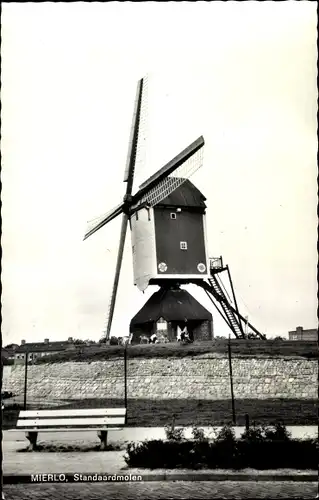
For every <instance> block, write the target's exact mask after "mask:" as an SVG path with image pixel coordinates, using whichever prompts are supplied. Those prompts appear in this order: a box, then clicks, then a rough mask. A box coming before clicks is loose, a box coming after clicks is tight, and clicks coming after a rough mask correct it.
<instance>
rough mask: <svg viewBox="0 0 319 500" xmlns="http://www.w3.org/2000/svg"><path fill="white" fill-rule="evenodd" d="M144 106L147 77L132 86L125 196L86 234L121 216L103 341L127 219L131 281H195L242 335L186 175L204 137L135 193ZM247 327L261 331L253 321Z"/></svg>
mask: <svg viewBox="0 0 319 500" xmlns="http://www.w3.org/2000/svg"><path fill="white" fill-rule="evenodd" d="M146 106H147V79H145V78H143V79H141V80H140V81H139V82H138V85H137V91H136V99H135V105H134V113H133V121H132V127H131V133H130V138H129V146H128V154H127V162H126V167H125V171H124V179H123V181H124V182H125V183H126V189H125V194H124V197H123V201H122V202H121V203H120V204H119V205H117V206H116V207H114V208H113V209H112V210H111V211H109V212H107V213H106V214H104V215H103V216H101V217H99V218H98V219H95V220H94V221H93V222H92V223H91V224H90V226H89V227H88V229H87V232H86V234H85V236H84V239H86V238H88V237H89V236H91V235H93V234H94V233H95V232H96V231H98V230H99V229H101V228H102V227H104V226H105V225H106V224H108V223H109V222H110V221H112V220H113V219H115V218H116V217H119V216H120V215H121V216H122V224H121V231H120V239H119V247H118V254H117V261H116V267H115V274H114V282H113V288H112V293H111V300H110V305H109V310H108V313H107V326H106V340H108V339H109V337H110V331H111V326H112V320H113V314H114V308H115V303H116V296H117V289H118V284H119V277H120V271H121V266H122V261H123V252H124V245H125V239H126V233H127V226H128V224H129V225H130V229H131V236H132V237H131V240H132V253H133V270H134V284H135V285H136V286H137V288H138V289H139V290H141V291H144V290H145V289H146V288H147V287H148V286H149V285H153V284H154V285H159V286H160V287H161V286H162V287H166V288H167V287H170V286H171V285H172V284H173V285H174V284H175V285H178V286H179V284H187V283H195V284H197V285H199V286H201V287H202V288H204V290H205V291H206V293H207V294H208V296H209V297H210V299H211V300H212V302H213V304H214V305H215V306H216V308H217V310H218V311H219V313H220V314H221V315H222V317H223V318H224V320H225V321H226V323H227V324H228V326H229V327H230V329H231V331H232V332H233V333H234V334H235V336H236V337H239V338H244V337H245V334H244V331H243V327H242V321H244V318H243V317H242V316H241V315H240V313H239V311H238V307H237V304H236V299H235V303H234V306H232V305H231V303H230V301H229V300H228V298H227V296H226V295H225V293H224V291H223V288H222V284H221V282H220V281H219V280H218V277H217V273H220V272H221V271H223V270H225V269H227V270H228V268H224V267H223V265H222V264H221V265H219V266H215V267H213V266H212V264H211V259H209V257H208V252H207V238H206V224H205V208H206V205H205V203H204V201H205V197H204V196H203V195H202V194H201V193H200V191H199V190H198V189H197V188H196V187H195V186H194V185H193V184H192V183H191V182H190V181H189V180H188V179H189V178H190V177H191V175H192V174H193V173H194V172H196V171H197V170H198V169H199V168H200V167H201V166H202V164H203V150H204V139H203V137H202V136H200V137H199V138H197V139H196V140H195V141H194V142H193V143H192V144H190V145H189V146H187V147H186V148H185V149H184V150H183V151H182V152H180V153H179V154H178V155H177V156H175V157H174V158H173V159H172V160H171V161H169V162H168V163H167V164H166V165H164V166H163V167H162V168H161V169H159V170H158V171H157V172H156V173H155V174H153V175H152V176H151V177H149V178H148V179H147V180H146V181H145V182H144V183H143V184H141V185H140V186H139V189H138V190H137V192H136V193H135V194H133V183H134V174H135V170H136V165H137V163H138V162H137V159H138V156H139V152H140V150H141V149H142V148H143V143H144V142H145V139H146V138H145V137H144V134H143V126H144V125H145V114H146ZM228 274H229V270H228ZM229 277H230V274H229ZM218 306H220V307H218ZM249 326H251V328H252V329H253V330H254V331H255V332H256V334H258V335H259V336H262V334H260V333H259V332H258V331H257V330H256V329H254V327H252V325H250V324H249Z"/></svg>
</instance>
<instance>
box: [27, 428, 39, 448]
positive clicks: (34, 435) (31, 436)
mask: <svg viewBox="0 0 319 500" xmlns="http://www.w3.org/2000/svg"><path fill="white" fill-rule="evenodd" d="M25 435H26V438H27V439H28V440H29V441H30V444H29V446H28V450H29V451H34V450H35V449H36V447H37V438H38V433H37V432H26V433H25Z"/></svg>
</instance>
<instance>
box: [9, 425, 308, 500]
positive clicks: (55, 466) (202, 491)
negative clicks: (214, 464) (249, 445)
mask: <svg viewBox="0 0 319 500" xmlns="http://www.w3.org/2000/svg"><path fill="white" fill-rule="evenodd" d="M127 431H128V430H127ZM111 435H112V433H110V440H112V441H114V440H116V441H118V438H119V436H120V435H121V433H120V432H114V433H113V437H112V438H111ZM115 436H116V437H115ZM43 437H45V442H49V443H50V442H51V443H55V444H57V443H60V444H65V445H66V444H68V445H69V444H70V445H72V444H73V445H75V446H90V445H91V446H94V445H95V444H97V443H98V442H99V440H98V438H97V436H96V433H95V432H88V433H86V432H83V433H77V432H72V433H59V435H58V440H57V435H56V433H46V434H44V435H43ZM128 437H129V436H128V435H127V434H125V435H122V436H121V439H120V441H122V443H123V444H124V441H125V440H126V439H127V438H128ZM125 438H126V439H125ZM123 439H124V441H123ZM132 439H134V437H132ZM39 443H41V438H40V440H39ZM26 444H27V441H26V439H25V436H24V433H23V432H8V431H4V432H3V442H2V447H3V474H4V475H8V474H32V473H33V474H39V473H41V472H42V473H44V472H51V473H68V472H70V473H74V472H79V473H81V472H82V473H88V472H107V473H119V472H120V471H121V469H122V468H123V467H126V464H125V461H124V457H123V455H124V451H123V450H121V451H108V452H103V453H101V452H94V451H93V452H92V451H88V452H63V453H55V452H54V453H53V452H51V453H45V452H39V453H37V452H34V453H24V452H19V450H22V449H24V448H25V447H26ZM141 472H142V471H138V470H136V471H135V470H134V473H141ZM157 472H161V471H157ZM204 472H207V471H204ZM215 472H218V471H215ZM267 472H268V473H269V472H271V471H263V473H267ZM282 472H288V471H282ZM289 472H291V471H289ZM296 472H297V471H296ZM300 472H302V473H307V472H309V471H300ZM297 473H298V472H297ZM4 492H5V499H6V500H13V499H14V500H22V499H25V500H31V499H32V500H33V499H34V500H42V499H44V498H50V499H51V500H60V499H61V498H63V500H81V499H88V500H93V499H94V500H98V499H101V500H102V499H105V498H112V499H115V500H116V499H123V500H126V499H127V500H129V499H132V500H133V499H136V500H143V499H144V498H145V499H150V500H153V499H154V500H155V499H175V498H176V499H182V498H184V499H192V498H194V499H199V498H203V499H213V498H225V499H229V498H239V499H241V498H243V499H244V498H315V496H316V493H317V484H316V483H310V482H257V481H256V482H252V481H251V482H245V481H241V482H234V481H227V482H213V481H210V482H208V481H200V482H199V481H196V482H190V481H176V482H169V481H164V482H155V481H154V482H144V483H136V482H135V483H112V484H110V483H108V484H106V483H103V484H95V483H87V484H83V483H82V484H61V485H60V484H51V485H49V484H37V485H33V484H32V485H29V484H20V485H5V486H4Z"/></svg>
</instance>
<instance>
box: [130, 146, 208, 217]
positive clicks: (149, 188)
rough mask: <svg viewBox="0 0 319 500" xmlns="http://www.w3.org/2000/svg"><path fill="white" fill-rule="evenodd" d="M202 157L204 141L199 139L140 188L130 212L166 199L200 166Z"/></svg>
mask: <svg viewBox="0 0 319 500" xmlns="http://www.w3.org/2000/svg"><path fill="white" fill-rule="evenodd" d="M203 156H204V139H203V137H199V138H198V139H197V140H196V141H194V142H193V143H192V144H191V145H190V146H188V147H187V148H186V149H184V151H182V152H181V153H180V154H179V155H177V156H176V157H175V158H174V159H173V160H171V161H170V162H169V163H168V164H167V165H165V166H164V167H162V168H161V169H160V170H159V171H158V172H156V173H155V174H154V175H152V176H151V177H150V178H149V179H148V180H147V181H145V182H144V183H143V184H142V185H141V186H140V190H139V191H138V192H137V193H136V195H135V196H134V201H133V203H134V204H133V205H132V211H134V209H136V208H138V207H139V206H140V205H141V204H143V203H147V204H149V205H150V206H154V205H156V204H157V203H159V202H160V201H162V200H163V199H164V198H166V197H167V196H168V195H169V194H171V193H172V192H173V191H175V189H177V188H178V187H179V186H180V185H181V184H183V182H185V181H186V180H187V179H189V177H190V176H191V175H192V174H193V173H194V172H196V170H198V169H199V168H200V167H201V166H202V164H203Z"/></svg>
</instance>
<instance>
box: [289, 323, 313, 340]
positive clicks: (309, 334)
mask: <svg viewBox="0 0 319 500" xmlns="http://www.w3.org/2000/svg"><path fill="white" fill-rule="evenodd" d="M288 333H289V340H309V341H312V342H316V341H317V340H318V330H317V329H316V328H310V329H308V330H304V329H303V327H302V326H297V328H296V330H294V331H292V332H288Z"/></svg>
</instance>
